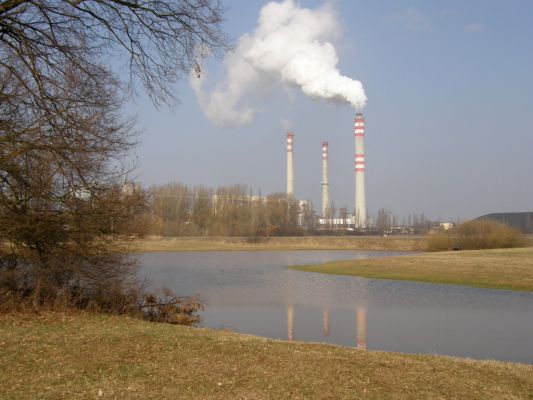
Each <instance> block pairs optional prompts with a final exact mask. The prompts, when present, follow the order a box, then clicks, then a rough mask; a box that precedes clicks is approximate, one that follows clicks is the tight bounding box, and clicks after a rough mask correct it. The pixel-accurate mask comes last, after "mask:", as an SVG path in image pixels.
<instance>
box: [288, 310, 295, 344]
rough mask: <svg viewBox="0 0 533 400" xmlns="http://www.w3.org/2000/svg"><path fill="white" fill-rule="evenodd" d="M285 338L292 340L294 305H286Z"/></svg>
mask: <svg viewBox="0 0 533 400" xmlns="http://www.w3.org/2000/svg"><path fill="white" fill-rule="evenodd" d="M287 339H289V341H290V342H292V341H293V340H294V307H293V306H290V305H287Z"/></svg>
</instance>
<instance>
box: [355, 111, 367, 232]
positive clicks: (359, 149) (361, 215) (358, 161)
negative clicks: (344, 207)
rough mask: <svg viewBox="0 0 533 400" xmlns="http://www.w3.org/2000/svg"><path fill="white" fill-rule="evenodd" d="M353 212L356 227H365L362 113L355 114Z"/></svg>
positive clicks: (363, 128) (363, 124)
mask: <svg viewBox="0 0 533 400" xmlns="http://www.w3.org/2000/svg"><path fill="white" fill-rule="evenodd" d="M354 167H355V210H354V212H355V214H354V223H355V227H356V228H364V227H366V200H365V119H364V118H363V114H362V113H357V114H356V116H355V164H354Z"/></svg>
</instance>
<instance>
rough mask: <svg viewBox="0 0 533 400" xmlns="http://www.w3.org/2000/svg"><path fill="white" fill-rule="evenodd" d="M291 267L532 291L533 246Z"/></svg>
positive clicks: (310, 270)
mask: <svg viewBox="0 0 533 400" xmlns="http://www.w3.org/2000/svg"><path fill="white" fill-rule="evenodd" d="M293 269H296V270H301V271H309V272H321V273H327V274H339V275H356V276H360V277H364V278H374V279H394V280H410V281H420V282H433V283H446V284H454V285H466V286H475V287H485V288H495V289H511V290H523V291H533V248H532V247H528V248H518V249H498V250H470V251H455V252H442V253H424V254H416V255H411V256H401V257H385V258H377V259H372V260H354V261H336V262H330V263H327V264H323V265H304V266H297V267H293Z"/></svg>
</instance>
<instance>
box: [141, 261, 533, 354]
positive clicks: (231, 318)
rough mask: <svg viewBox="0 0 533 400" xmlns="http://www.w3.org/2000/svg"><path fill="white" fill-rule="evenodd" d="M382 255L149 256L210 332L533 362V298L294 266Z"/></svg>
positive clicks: (153, 271)
mask: <svg viewBox="0 0 533 400" xmlns="http://www.w3.org/2000/svg"><path fill="white" fill-rule="evenodd" d="M399 254H405V253H401V252H379V251H261V252H190V253H176V252H172V253H163V252H162V253H146V254H144V255H142V261H143V265H144V267H143V269H142V270H141V272H142V274H144V275H145V276H146V277H147V278H148V279H150V280H151V282H152V284H153V286H154V287H160V286H166V287H169V288H171V289H173V290H175V291H176V292H177V293H179V294H180V295H192V294H199V295H200V296H201V297H202V299H203V300H204V302H205V303H206V304H207V310H206V311H204V312H203V313H202V323H203V325H204V326H208V327H212V328H227V329H231V330H234V331H237V332H243V333H250V334H256V335H261V336H267V337H271V338H278V339H289V340H305V341H314V342H327V343H335V344H341V345H347V346H357V347H359V348H363V349H364V348H368V349H379V350H387V351H398V352H406V353H425V354H427V353H431V354H446V355H455V356H461V357H472V358H478V359H498V360H508V361H515V362H526V363H533V293H525V292H512V291H505V290H490V289H476V288H467V287H461V286H452V285H436V284H425V283H415V282H406V281H387V280H373V279H362V278H357V277H352V276H336V275H325V274H317V273H309V272H301V271H293V270H290V269H287V266H288V265H302V264H310V263H313V264H314V263H323V262H328V261H335V260H345V259H361V258H373V257H384V256H394V255H399Z"/></svg>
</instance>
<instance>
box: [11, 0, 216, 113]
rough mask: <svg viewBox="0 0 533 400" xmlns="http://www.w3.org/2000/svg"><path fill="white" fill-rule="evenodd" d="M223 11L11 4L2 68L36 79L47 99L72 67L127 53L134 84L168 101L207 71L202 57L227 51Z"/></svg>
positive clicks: (128, 3) (112, 3) (132, 1)
mask: <svg viewBox="0 0 533 400" xmlns="http://www.w3.org/2000/svg"><path fill="white" fill-rule="evenodd" d="M222 12H223V9H222V7H221V5H220V3H219V2H218V1H216V0H144V1H138V0H4V1H0V65H1V66H2V68H5V69H7V70H9V71H10V72H11V73H12V74H13V76H12V78H14V79H18V80H20V81H21V82H27V81H28V79H31V80H32V81H33V83H34V84H35V85H36V87H34V88H32V90H31V92H32V94H33V95H35V96H36V97H37V98H41V97H43V96H46V95H47V93H46V91H44V90H45V88H44V87H42V84H43V83H44V82H46V81H47V80H48V79H49V76H50V75H51V74H55V75H59V76H61V77H62V76H64V75H66V73H67V72H66V70H65V68H64V66H65V65H73V66H75V67H76V69H78V72H81V71H83V72H84V73H88V72H90V67H91V66H95V65H98V64H101V62H102V60H103V57H105V56H109V55H113V56H116V55H125V57H124V59H123V61H124V62H125V63H126V64H127V70H128V71H129V77H130V80H129V82H130V83H134V82H135V80H137V79H139V80H140V81H142V83H143V84H144V86H145V88H146V89H147V90H148V93H149V94H150V95H151V96H152V98H153V99H154V101H155V102H156V103H157V102H159V101H168V100H172V99H174V94H173V93H174V91H175V90H174V88H173V86H172V83H174V82H175V81H176V80H177V78H179V76H180V75H181V74H183V73H187V72H189V71H190V70H191V69H194V70H195V71H196V72H197V73H200V72H201V71H200V69H199V66H198V63H197V61H198V57H199V56H203V55H206V54H209V53H211V54H215V55H217V54H219V53H220V52H222V51H224V50H226V49H227V44H226V39H225V37H224V35H223V34H222V31H221V23H222ZM115 58H116V57H115ZM14 60H17V61H18V63H17V65H14V63H13V61H14ZM21 68H22V69H24V70H26V71H27V72H29V76H28V75H23V76H21V75H20V69H21ZM89 75H90V74H89Z"/></svg>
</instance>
